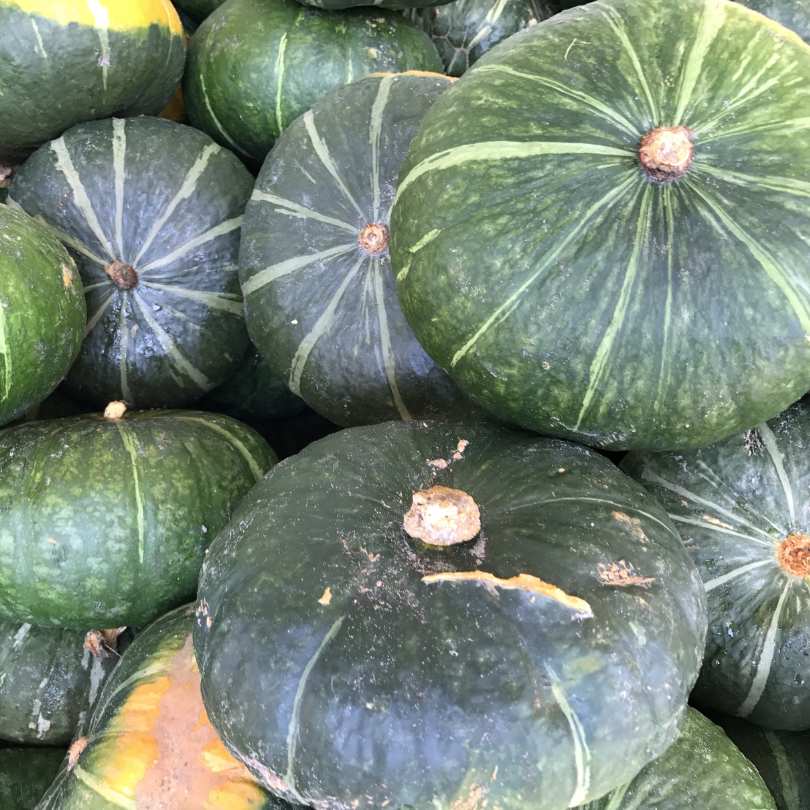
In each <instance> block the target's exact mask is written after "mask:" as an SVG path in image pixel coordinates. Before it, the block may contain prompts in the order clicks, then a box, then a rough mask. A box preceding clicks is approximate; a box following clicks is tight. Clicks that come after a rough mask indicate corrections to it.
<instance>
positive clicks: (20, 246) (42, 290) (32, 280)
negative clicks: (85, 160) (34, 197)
mask: <svg viewBox="0 0 810 810" xmlns="http://www.w3.org/2000/svg"><path fill="white" fill-rule="evenodd" d="M85 323H86V310H85V304H84V297H83V295H82V283H81V279H80V278H79V273H78V271H77V269H76V264H75V262H74V261H73V259H72V258H71V257H70V256H69V255H68V253H67V251H66V250H65V249H64V248H63V247H62V245H60V244H59V241H58V240H57V239H56V238H55V237H54V236H52V235H51V234H50V233H48V231H47V230H46V229H45V228H43V227H42V226H41V225H38V224H37V223H36V222H34V220H33V219H31V218H30V217H28V216H26V215H25V214H24V213H22V212H20V211H15V210H13V209H12V208H10V207H9V206H8V205H0V425H4V424H6V423H8V422H12V421H13V420H14V419H16V418H17V417H18V416H21V415H22V414H23V413H25V411H27V410H28V409H29V408H30V407H32V406H34V405H36V404H38V403H39V402H41V401H42V400H44V399H45V398H46V397H47V396H48V394H50V393H51V391H53V389H54V388H56V386H57V385H58V384H59V382H60V381H61V379H62V378H63V377H64V375H65V374H66V373H67V371H68V369H69V368H70V365H71V363H72V362H73V361H74V359H75V357H76V354H77V353H78V351H79V347H80V346H81V342H82V336H83V334H84V328H85Z"/></svg>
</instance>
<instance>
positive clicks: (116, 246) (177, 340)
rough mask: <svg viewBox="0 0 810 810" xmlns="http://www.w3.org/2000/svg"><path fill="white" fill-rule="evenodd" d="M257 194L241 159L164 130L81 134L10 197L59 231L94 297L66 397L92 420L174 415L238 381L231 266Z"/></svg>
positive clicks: (48, 155)
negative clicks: (122, 269)
mask: <svg viewBox="0 0 810 810" xmlns="http://www.w3.org/2000/svg"><path fill="white" fill-rule="evenodd" d="M66 155H67V157H66ZM68 161H69V165H70V166H72V170H71V169H70V168H69V166H68ZM252 187H253V178H252V177H251V175H250V173H249V172H248V171H247V170H246V169H245V168H244V166H243V165H242V164H241V162H240V161H239V160H238V159H237V158H236V157H235V156H234V155H233V154H231V153H230V152H228V151H227V150H225V149H222V148H221V147H219V146H218V145H217V144H215V143H214V142H213V141H212V140H211V139H210V138H209V137H208V136H207V135H205V134H204V133H202V132H198V131H197V130H195V129H192V128H191V127H187V126H184V125H182V124H178V123H175V122H173V121H167V120H165V119H162V118H146V117H144V118H136V119H127V120H122V119H107V120H105V121H93V122H90V123H86V124H79V125H78V126H76V127H74V128H72V129H71V130H69V131H68V132H66V133H65V134H64V135H63V136H62V137H61V138H59V139H57V140H56V141H53V142H52V143H50V144H47V145H45V146H43V147H42V148H41V149H39V150H38V151H37V152H36V153H35V154H34V155H32V156H31V157H30V158H29V159H28V161H26V163H25V164H24V166H22V167H21V168H20V169H18V170H17V171H16V173H15V175H14V181H13V185H12V188H11V193H10V198H11V199H13V200H14V202H15V203H16V204H17V205H19V206H22V207H23V208H24V209H25V210H26V211H28V212H29V213H30V214H32V215H34V216H36V217H37V218H41V219H42V220H44V221H46V222H47V223H48V224H50V225H52V226H55V227H56V228H57V229H59V232H60V234H61V237H60V238H63V240H64V241H65V243H66V244H67V246H68V247H69V248H70V250H71V251H72V253H73V255H74V257H75V258H76V260H77V263H78V265H79V271H80V272H81V275H82V279H83V281H84V284H85V287H86V288H87V289H86V293H87V308H88V324H89V326H90V327H92V328H91V329H90V331H89V334H88V335H87V337H86V339H85V341H84V345H83V346H82V351H81V354H80V355H79V358H78V360H77V361H76V363H75V365H74V366H73V368H72V369H71V372H70V375H69V377H68V380H67V389H68V391H69V393H71V394H72V395H73V396H75V397H76V398H77V399H80V400H83V401H86V402H89V403H91V404H93V405H95V406H96V407H98V408H102V407H104V405H106V403H107V402H109V401H110V400H113V399H123V400H125V401H126V402H127V403H129V404H130V405H132V406H136V407H180V406H183V405H188V404H190V403H192V402H194V401H195V400H197V399H199V398H200V397H201V396H202V395H203V394H204V393H205V392H206V391H209V390H211V389H212V388H214V387H216V386H217V385H219V384H220V383H222V382H224V381H225V380H226V379H227V378H228V377H229V376H230V375H231V374H233V373H234V372H235V371H236V369H237V368H238V367H239V364H240V362H241V359H242V357H243V356H244V353H245V350H246V348H247V344H248V338H247V331H246V329H245V324H244V313H243V307H242V295H241V292H240V290H239V279H238V269H237V258H238V250H239V228H240V225H241V216H242V212H243V211H244V207H245V203H246V202H247V200H248V197H249V195H250V191H251V188H252ZM156 228H157V229H158V230H157V232H155V229H156ZM113 259H115V260H117V261H123V262H124V263H126V264H131V265H132V266H133V267H134V268H135V270H136V272H137V273H138V275H139V279H140V282H139V284H138V286H137V287H136V288H135V289H133V290H120V289H119V288H118V287H116V286H115V284H113V282H112V281H111V280H110V278H109V277H108V276H107V274H106V273H105V271H104V268H105V266H106V265H107V264H109V263H110V262H111V261H113Z"/></svg>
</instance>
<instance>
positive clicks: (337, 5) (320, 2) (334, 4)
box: [299, 0, 453, 11]
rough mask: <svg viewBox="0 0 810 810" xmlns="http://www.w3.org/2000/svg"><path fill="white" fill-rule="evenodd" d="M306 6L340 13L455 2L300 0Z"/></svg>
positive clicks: (445, 0)
mask: <svg viewBox="0 0 810 810" xmlns="http://www.w3.org/2000/svg"><path fill="white" fill-rule="evenodd" d="M299 2H300V3H303V4H304V5H305V6H312V7H314V8H324V9H330V10H335V11H339V10H341V9H346V8H356V7H357V6H361V7H365V6H368V7H374V8H394V9H402V10H405V9H414V8H426V7H428V6H440V5H444V4H446V3H451V2H453V0H299Z"/></svg>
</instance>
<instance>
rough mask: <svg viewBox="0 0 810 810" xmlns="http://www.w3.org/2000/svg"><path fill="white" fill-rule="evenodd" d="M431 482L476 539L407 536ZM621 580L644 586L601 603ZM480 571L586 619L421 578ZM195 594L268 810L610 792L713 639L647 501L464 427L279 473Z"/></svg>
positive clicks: (545, 448) (208, 687)
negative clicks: (438, 543) (466, 515)
mask: <svg viewBox="0 0 810 810" xmlns="http://www.w3.org/2000/svg"><path fill="white" fill-rule="evenodd" d="M464 442H469V444H466V445H465V443H464ZM454 453H456V454H457V456H458V457H457V458H454V456H453V454H454ZM441 460H445V461H446V462H448V464H447V466H446V468H444V469H442V466H443V465H442V463H441ZM433 484H443V485H445V486H450V487H454V488H458V489H462V490H464V491H465V492H467V493H469V494H470V495H471V496H472V497H473V498H474V499H475V501H476V503H477V504H478V505H479V508H480V510H481V516H482V517H481V521H482V527H483V528H482V532H481V535H480V536H479V537H478V538H477V540H474V541H473V542H470V543H466V544H463V545H460V546H455V547H449V548H446V549H435V550H429V549H428V548H426V547H425V546H424V545H422V544H421V543H420V542H419V541H414V540H411V539H409V538H408V537H407V536H406V535H405V534H404V532H403V530H402V520H403V516H404V514H405V512H406V511H407V510H408V508H409V506H410V504H411V499H412V494H413V492H414V491H417V490H420V489H424V488H426V487H429V486H431V485H433ZM619 561H624V563H625V564H626V565H627V566H628V567H629V566H632V570H634V571H635V572H636V574H637V575H638V576H641V577H648V578H652V580H654V581H652V582H647V583H646V587H645V586H644V585H633V584H630V585H628V586H626V587H614V586H611V585H609V584H605V583H604V582H603V581H601V580H602V579H603V574H602V573H600V572H602V571H604V570H605V569H603V568H601V567H600V566H604V565H610V564H612V563H615V564H617V565H618V564H619ZM475 570H481V571H486V572H490V573H492V574H494V575H497V576H499V577H502V578H509V577H512V576H516V575H518V574H520V573H525V574H529V575H534V576H537V577H540V578H541V579H543V580H545V581H546V582H548V583H551V584H553V585H555V586H557V587H559V588H561V589H563V590H564V591H565V592H566V593H568V594H571V595H573V596H576V597H579V598H581V599H584V600H586V601H587V602H588V603H589V604H590V607H591V610H592V614H593V617H592V618H587V617H586V616H585V615H583V613H578V612H577V610H576V609H574V608H571V607H568V606H566V605H564V604H561V603H560V602H558V601H555V600H553V599H551V598H547V597H544V596H542V595H539V594H533V593H530V592H525V591H522V590H516V589H505V588H501V589H495V588H492V589H490V588H488V587H486V586H485V585H481V584H478V583H475V582H455V583H454V582H434V583H426V582H424V581H423V580H422V577H423V576H425V575H428V574H431V573H438V572H454V571H475ZM628 570H629V568H628ZM198 595H199V600H200V601H199V608H198V623H197V626H196V627H195V639H194V643H195V649H196V652H197V659H198V661H199V662H200V670H201V673H202V678H203V698H204V701H205V705H206V708H207V710H208V713H209V717H210V719H211V722H212V723H213V724H214V726H215V727H216V729H217V730H218V732H219V733H220V735H221V736H222V738H223V739H224V740H225V742H226V743H227V744H228V746H229V747H230V748H231V749H232V750H233V751H234V752H235V753H236V754H237V755H238V756H239V757H240V758H241V759H242V760H243V761H244V762H245V764H247V766H248V767H249V768H251V770H252V771H253V772H254V773H255V774H256V776H258V777H259V778H260V779H262V780H263V782H264V783H265V784H266V785H267V786H268V787H269V788H270V789H271V790H274V791H275V792H277V793H280V794H281V795H283V796H284V797H285V798H288V799H293V800H296V801H301V802H302V803H311V804H312V805H313V806H324V807H326V806H330V807H356V808H360V809H361V810H362V809H363V808H368V809H370V808H381V807H414V808H417V807H418V808H432V809H433V808H435V810H450V808H459V807H464V806H475V807H476V808H477V810H494V808H496V807H497V808H501V810H517V808H521V810H525V808H526V807H528V806H530V807H532V808H533V810H562V808H565V807H568V806H569V804H571V803H572V799H578V798H579V797H581V799H582V800H590V799H591V798H596V797H598V796H601V795H603V794H604V793H605V792H607V791H608V790H611V789H613V788H615V787H617V786H618V785H620V784H623V783H625V782H627V781H628V780H629V779H631V778H632V777H633V776H634V775H635V774H636V773H637V772H638V771H639V770H640V768H641V767H642V766H643V765H645V764H646V763H647V762H648V761H650V760H651V759H652V758H653V757H655V756H657V755H658V754H660V753H662V752H663V750H664V749H665V748H666V747H667V746H668V745H669V744H670V743H671V742H672V741H673V740H674V739H675V737H676V735H677V731H678V726H679V723H680V721H681V718H682V715H683V712H684V710H685V702H686V696H687V694H688V692H689V690H690V689H691V686H692V683H693V681H694V679H695V677H696V675H697V669H698V666H699V662H700V659H701V654H702V651H703V645H704V631H705V621H706V617H705V605H704V599H703V594H702V589H701V586H700V579H699V577H698V575H697V572H696V571H695V569H694V566H693V565H692V564H691V563H690V561H689V558H688V555H687V554H686V552H685V551H684V549H683V547H682V545H681V543H680V540H679V539H678V536H677V532H676V531H675V529H674V527H673V526H672V524H671V523H670V522H669V520H668V519H667V517H666V514H665V513H664V512H663V510H662V509H661V508H660V507H659V506H658V505H657V504H656V503H655V501H654V500H653V499H652V498H651V497H650V496H649V495H647V494H646V493H645V492H644V490H643V488H642V487H640V486H639V485H638V484H636V483H635V482H633V481H632V480H631V479H629V478H627V477H626V476H624V475H622V474H621V473H620V472H619V471H618V470H617V469H616V467H615V466H614V465H613V464H612V463H611V462H609V461H607V460H606V459H604V458H603V457H601V456H599V455H598V454H596V453H594V452H592V451H590V450H587V449H585V448H583V447H580V446H577V445H574V444H570V443H566V442H560V441H556V440H546V439H538V438H535V437H531V436H527V435H525V434H518V433H511V432H508V431H506V430H504V429H501V428H497V427H492V426H485V425H481V424H475V425H471V424H466V425H464V424H454V423H433V424H431V423H425V422H418V423H416V422H389V423H386V424H382V425H375V426H372V427H366V428H352V429H348V430H344V431H341V432H340V433H337V434H335V435H333V436H330V437H327V438H326V439H322V440H321V441H319V442H316V443H315V444H312V445H310V446H309V447H308V448H306V449H305V450H304V451H303V452H301V453H299V454H298V455H297V456H295V457H294V458H291V459H288V460H286V461H283V462H282V463H281V464H279V465H278V466H277V467H276V468H275V469H274V470H273V471H272V472H271V473H270V474H269V475H268V476H267V477H266V478H265V479H264V481H263V482H262V483H261V484H259V485H258V486H257V487H256V488H255V489H254V490H253V491H252V493H251V494H250V495H249V496H248V497H247V498H246V499H245V500H244V501H243V503H242V504H241V506H240V508H239V511H238V513H237V514H236V515H235V516H234V519H233V520H232V522H231V524H230V525H229V527H228V528H227V529H226V530H225V531H223V532H222V533H221V534H220V535H219V537H218V538H217V540H216V541H215V543H214V544H213V545H212V547H211V549H210V552H209V554H208V555H207V557H206V562H205V566H204V569H203V573H202V575H201V581H200V589H199V594H198ZM290 741H292V747H291V745H290ZM496 770H497V779H493V778H492V774H493V772H495V771H496ZM476 797H477V798H476ZM574 803H579V802H578V801H577V802H574Z"/></svg>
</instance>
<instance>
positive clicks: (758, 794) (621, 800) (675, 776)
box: [581, 708, 776, 810]
mask: <svg viewBox="0 0 810 810" xmlns="http://www.w3.org/2000/svg"><path fill="white" fill-rule="evenodd" d="M641 808H645V810H647V809H649V810H696V809H697V808H699V809H700V810H730V808H739V810H776V804H774V800H773V796H771V794H770V793H769V792H768V788H767V787H766V785H765V782H763V781H762V777H761V776H760V775H759V773H757V770H756V768H755V767H754V766H753V765H752V764H751V762H749V760H748V759H746V757H745V756H744V755H743V754H742V753H741V752H740V751H739V750H738V749H737V747H736V746H735V745H734V743H733V742H732V741H731V740H729V738H728V737H727V736H726V735H725V734H724V733H723V730H722V729H721V728H719V727H718V726H716V725H715V724H714V723H712V722H711V721H710V720H708V719H706V718H705V717H704V716H703V715H702V714H700V712H698V711H696V710H695V709H691V708H690V709H689V710H688V711H687V714H686V720H685V721H684V724H683V726H682V731H681V735H680V737H678V739H677V741H676V742H675V743H674V744H673V745H672V746H671V747H670V748H669V749H668V750H667V751H666V752H665V753H664V754H663V755H662V756H660V757H659V758H658V759H656V760H654V761H653V762H651V763H650V764H649V765H647V766H646V767H645V768H644V769H643V770H642V771H641V773H640V774H639V775H638V776H637V777H636V778H635V779H633V781H632V782H630V783H629V784H628V785H624V786H623V787H620V788H617V789H616V790H614V791H612V792H611V793H609V794H608V795H607V796H605V797H603V798H602V799H599V800H598V801H595V802H590V803H589V804H586V805H582V808H581V810H641Z"/></svg>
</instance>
